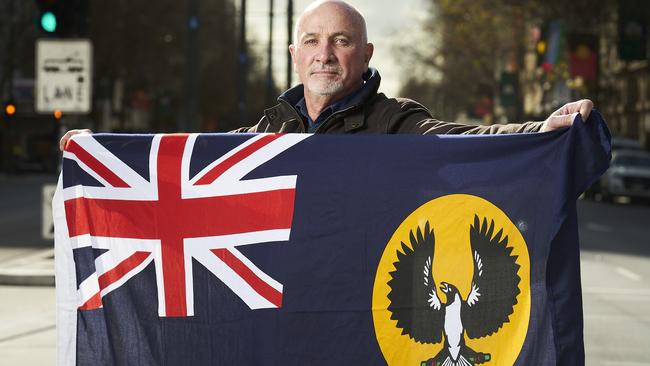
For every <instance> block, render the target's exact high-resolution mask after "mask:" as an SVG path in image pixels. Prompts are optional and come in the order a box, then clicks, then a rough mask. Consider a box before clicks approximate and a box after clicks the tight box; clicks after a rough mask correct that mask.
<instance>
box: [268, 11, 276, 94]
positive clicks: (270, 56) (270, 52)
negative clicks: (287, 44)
mask: <svg viewBox="0 0 650 366" xmlns="http://www.w3.org/2000/svg"><path fill="white" fill-rule="evenodd" d="M266 78H267V79H266V102H267V103H266V104H267V105H272V104H273V97H274V96H275V95H274V94H275V90H273V89H274V88H273V0H269V50H268V65H267V68H266Z"/></svg>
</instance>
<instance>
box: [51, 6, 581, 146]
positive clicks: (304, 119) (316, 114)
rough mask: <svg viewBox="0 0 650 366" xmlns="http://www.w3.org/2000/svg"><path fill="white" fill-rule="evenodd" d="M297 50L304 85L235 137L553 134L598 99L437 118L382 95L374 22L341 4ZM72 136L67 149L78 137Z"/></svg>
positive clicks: (317, 15)
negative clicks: (520, 116) (529, 118)
mask: <svg viewBox="0 0 650 366" xmlns="http://www.w3.org/2000/svg"><path fill="white" fill-rule="evenodd" d="M294 33H295V34H294V39H295V40H296V43H295V44H292V45H291V46H289V52H290V53H291V58H292V59H293V65H294V69H295V72H296V73H297V74H298V78H299V79H300V82H301V84H300V85H298V86H296V87H294V88H291V89H289V90H287V91H286V92H284V93H283V94H282V95H280V97H279V98H278V104H277V105H275V106H273V107H271V108H269V109H267V110H265V111H264V116H263V117H262V118H261V119H260V121H259V122H258V123H257V124H256V125H254V126H252V127H243V128H240V129H238V130H236V131H235V132H294V133H301V132H311V133H391V134H392V133H415V134H496V133H520V132H545V131H550V130H554V129H557V128H560V127H566V126H570V125H571V123H572V122H573V120H574V117H575V114H576V113H580V114H581V115H582V117H583V119H584V120H586V119H587V117H588V116H589V113H590V112H591V110H592V108H593V103H592V102H591V101H590V100H586V99H585V100H581V101H578V102H573V103H569V104H566V105H564V106H563V107H562V108H560V109H558V110H557V111H556V112H554V113H553V114H552V115H551V116H550V117H549V118H548V119H546V121H543V122H527V123H522V124H508V125H492V126H475V125H464V124H459V123H448V122H441V121H438V120H436V119H433V117H432V116H431V114H430V113H429V111H428V110H427V109H426V108H425V107H423V106H422V105H420V104H419V103H417V102H415V101H413V100H410V99H405V98H388V97H386V96H385V95H384V94H383V93H378V89H379V83H380V80H381V78H380V76H379V73H378V72H377V70H375V69H372V68H369V67H368V64H369V62H370V59H371V58H372V53H373V50H374V46H373V44H372V43H369V42H368V35H367V31H366V22H365V20H364V18H363V16H362V15H361V13H360V12H359V11H358V10H357V9H355V8H354V7H353V6H351V5H349V4H347V3H346V2H344V1H340V0H321V1H316V2H314V3H312V4H311V5H310V6H309V7H307V9H305V12H304V13H303V14H302V15H301V16H300V18H299V19H298V22H297V24H296V28H295V32H294ZM82 132H90V131H89V130H72V131H68V132H67V133H66V134H65V135H64V136H63V137H62V138H61V141H60V147H61V150H63V148H64V147H65V144H66V143H67V141H68V140H69V139H70V137H71V136H72V135H75V134H78V133H82Z"/></svg>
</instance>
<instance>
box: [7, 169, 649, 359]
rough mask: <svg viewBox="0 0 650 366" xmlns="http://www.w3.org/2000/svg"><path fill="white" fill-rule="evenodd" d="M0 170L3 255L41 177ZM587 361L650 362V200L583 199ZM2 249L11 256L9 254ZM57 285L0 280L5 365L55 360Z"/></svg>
mask: <svg viewBox="0 0 650 366" xmlns="http://www.w3.org/2000/svg"><path fill="white" fill-rule="evenodd" d="M54 182H55V177H54V176H49V175H43V176H25V177H6V176H5V177H0V232H2V234H3V235H2V238H1V239H0V240H1V241H0V249H2V250H1V251H0V253H2V255H0V263H1V262H2V261H3V260H7V259H10V258H12V257H16V256H20V255H21V250H24V247H34V246H37V247H44V248H45V247H49V246H51V242H49V241H46V240H43V239H41V238H40V232H41V226H40V225H41V223H40V217H41V216H40V215H41V211H40V207H41V202H40V201H41V198H40V197H41V196H40V191H41V185H42V184H44V183H54ZM578 210H579V218H580V236H581V245H582V260H581V268H582V283H583V300H584V317H585V350H586V357H587V362H586V364H587V365H589V366H592V365H593V366H639V365H650V357H649V356H648V354H647V352H646V351H647V350H648V345H650V341H649V340H650V314H649V313H648V311H647V310H648V309H650V205H648V204H645V205H640V204H620V203H619V204H605V203H599V202H592V201H583V200H581V201H579V204H578ZM3 255H4V256H5V257H4V258H3ZM54 306H55V297H54V288H52V287H18V286H0V355H1V356H2V357H0V366H5V365H6V366H10V365H11V366H13V365H25V366H31V365H33V366H46V365H53V364H54V355H55V339H56V334H55V329H54Z"/></svg>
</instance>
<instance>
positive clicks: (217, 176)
mask: <svg viewBox="0 0 650 366" xmlns="http://www.w3.org/2000/svg"><path fill="white" fill-rule="evenodd" d="M110 136H111V135H80V136H76V137H75V138H74V139H72V140H71V141H70V143H69V144H68V146H67V148H66V151H65V152H64V154H63V158H64V164H68V165H70V164H72V165H74V164H76V165H77V166H76V167H74V168H75V169H70V170H71V171H77V172H78V173H77V176H76V177H74V176H71V177H66V176H64V177H63V181H64V183H63V201H64V207H65V220H66V223H67V229H68V236H69V240H70V243H71V245H72V249H73V252H74V256H75V258H74V259H75V265H76V272H77V273H76V275H77V278H76V281H77V286H78V290H77V293H78V308H79V309H80V310H90V309H98V308H101V307H102V306H103V301H104V297H106V296H107V295H108V294H110V293H111V292H112V291H113V290H115V289H117V288H119V287H120V286H122V285H124V284H125V283H126V282H127V281H129V279H131V278H132V277H133V276H135V275H137V274H138V273H140V272H141V271H142V270H143V269H144V268H145V267H147V266H148V265H149V264H150V263H151V262H153V263H154V266H155V275H156V276H155V277H156V289H157V295H158V314H159V316H160V317H187V316H193V315H194V294H193V292H194V289H193V279H192V262H193V259H194V260H196V261H197V262H198V263H200V264H202V265H203V266H205V268H206V269H208V270H209V271H210V272H211V273H212V274H214V276H216V277H217V278H218V279H220V280H221V281H222V282H223V283H224V284H225V285H226V286H227V287H228V288H230V289H231V290H232V291H233V292H234V293H235V294H236V295H237V296H239V297H240V298H241V300H242V301H244V302H245V303H246V305H248V307H250V308H251V309H263V308H280V307H282V284H281V283H279V282H277V281H276V280H274V279H273V278H272V277H271V276H270V275H268V274H266V273H264V272H263V271H262V270H260V269H259V268H258V267H256V266H255V264H254V263H253V262H252V261H251V260H249V259H248V258H246V257H245V256H244V255H243V254H242V253H241V252H240V251H239V250H237V247H238V246H242V245H248V244H255V243H265V242H278V241H287V240H289V235H290V232H291V222H292V218H293V210H294V197H295V188H296V179H297V177H296V176H295V175H287V176H273V177H263V178H251V179H244V177H245V176H246V175H248V174H249V173H250V172H251V171H253V170H254V169H256V168H257V167H259V166H260V165H262V164H264V163H266V162H267V161H269V160H271V159H273V158H274V157H276V156H277V155H278V154H280V153H282V152H283V151H285V150H287V149H288V148H290V147H291V146H293V145H295V144H297V143H299V142H300V141H302V140H304V139H305V138H307V137H309V135H281V134H265V135H251V136H246V137H245V138H244V140H243V142H241V138H240V139H239V140H238V141H237V145H235V146H234V147H232V148H230V149H229V151H227V152H226V153H225V154H221V155H216V154H215V155H214V156H211V157H209V158H208V161H203V163H202V164H198V165H200V166H201V168H200V169H196V166H197V163H196V162H195V161H194V160H196V159H195V158H194V156H193V154H194V150H195V146H196V145H197V139H200V135H197V134H174V135H154V136H153V137H151V136H142V138H143V141H144V142H143V143H142V144H141V145H143V146H145V147H149V146H150V150H149V159H148V161H146V162H140V163H139V165H138V162H130V161H125V160H123V159H121V158H120V157H119V156H118V155H117V153H118V151H119V150H118V149H113V150H111V148H110ZM121 148H122V149H124V147H121ZM145 156H146V154H145ZM202 159H204V160H205V156H203V157H202ZM138 166H139V167H140V169H138ZM193 170H196V172H193ZM64 171H66V170H65V169H64ZM66 181H67V182H66ZM197 212H201V214H200V215H196V214H194V213H197ZM82 257H86V258H83V259H85V260H81V259H82ZM88 259H90V260H88Z"/></svg>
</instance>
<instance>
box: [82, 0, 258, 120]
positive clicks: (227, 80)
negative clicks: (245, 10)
mask: <svg viewBox="0 0 650 366" xmlns="http://www.w3.org/2000/svg"><path fill="white" fill-rule="evenodd" d="M199 7H200V12H199V17H198V25H199V33H198V34H199V40H198V42H199V50H200V56H199V59H200V61H199V75H200V85H199V90H200V91H199V95H200V97H199V103H198V104H199V114H200V118H201V120H202V123H201V126H202V130H203V131H225V130H230V129H233V128H235V127H238V126H241V125H242V124H250V123H252V121H240V120H238V118H237V100H236V98H237V95H236V90H237V88H236V82H237V79H236V75H237V27H236V24H235V21H236V16H235V15H236V14H235V12H236V9H235V6H234V4H233V3H232V1H230V0H214V1H200V5H199ZM186 8H187V5H186V2H185V1H177V0H160V1H155V2H151V1H144V0H115V1H110V2H92V4H91V7H90V15H89V18H90V21H89V29H90V37H91V39H92V41H93V45H94V58H95V75H97V79H98V80H96V84H95V85H99V89H98V90H97V92H98V94H99V97H100V98H105V99H111V98H112V97H113V96H114V94H115V93H114V92H115V85H116V81H117V80H120V81H122V83H123V90H124V93H123V95H124V100H125V106H127V107H128V106H129V105H130V104H131V103H132V102H133V100H134V98H137V97H138V96H141V95H143V93H144V96H145V97H146V99H148V100H149V103H150V106H149V108H150V109H151V115H152V116H153V119H152V121H151V124H152V126H151V128H152V129H154V130H156V131H176V130H177V129H178V124H177V123H178V121H179V119H180V118H181V113H182V112H183V108H182V107H183V105H182V103H183V93H184V84H183V81H184V78H183V75H184V72H185V52H184V50H185V46H186V42H187V37H186V34H187V30H186V27H187V22H188V19H187V15H186V14H187V12H186ZM256 64H257V59H256V58H255V57H252V58H251V60H250V63H249V65H250V66H249V68H250V72H249V89H250V90H255V89H253V88H255V87H257V88H258V89H257V90H263V89H261V88H259V85H263V83H264V82H265V81H264V80H265V79H264V75H263V73H262V72H260V70H259V68H258V67H257V65H256ZM249 101H250V102H249V103H248V107H249V108H248V109H249V111H250V112H249V115H251V116H253V115H261V111H262V110H263V106H262V105H261V102H263V98H255V97H251V96H249Z"/></svg>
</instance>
